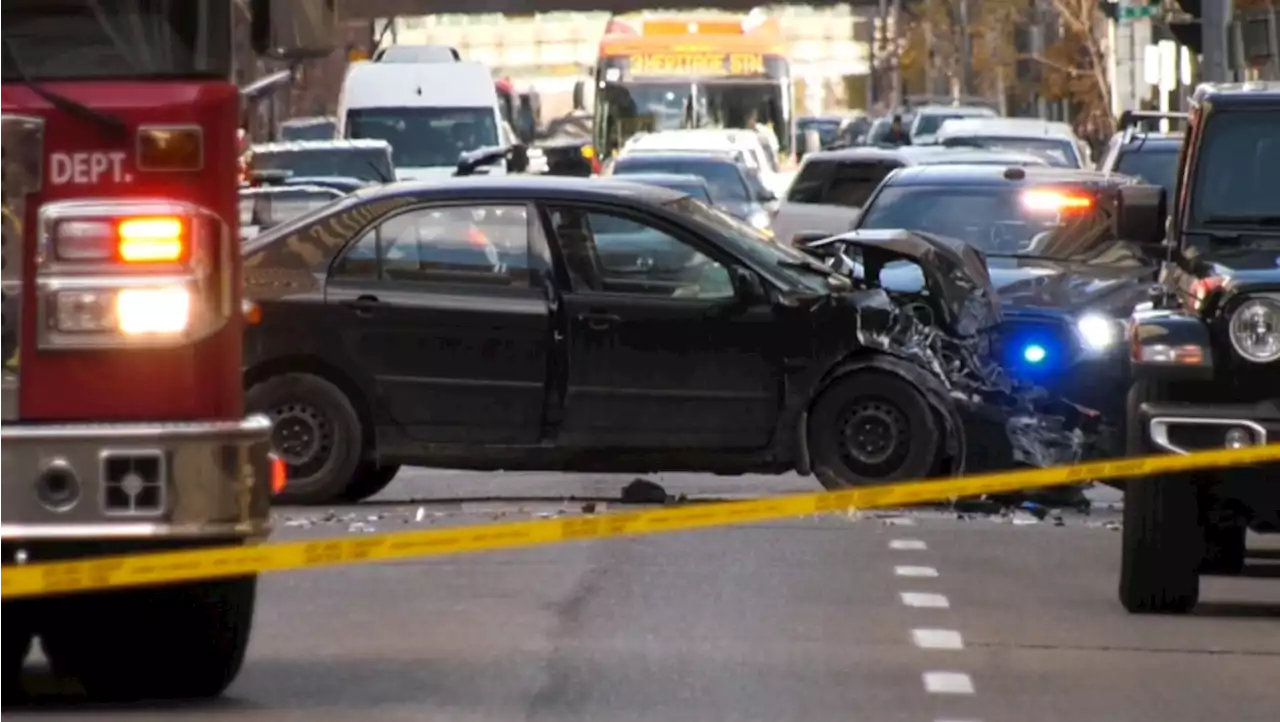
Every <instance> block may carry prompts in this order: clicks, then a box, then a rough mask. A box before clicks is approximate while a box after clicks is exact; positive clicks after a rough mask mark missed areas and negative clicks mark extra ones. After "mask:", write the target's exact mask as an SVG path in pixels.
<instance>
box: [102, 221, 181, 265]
mask: <svg viewBox="0 0 1280 722" xmlns="http://www.w3.org/2000/svg"><path fill="white" fill-rule="evenodd" d="M186 230H187V224H186V223H185V222H184V221H182V220H181V219H179V218H165V217H157V218H129V219H126V220H123V221H120V225H119V227H118V232H119V239H120V245H119V249H118V250H119V253H120V260H122V261H124V262H125V263H174V262H176V261H180V260H182V257H183V256H184V255H185V254H186V249H187V232H186Z"/></svg>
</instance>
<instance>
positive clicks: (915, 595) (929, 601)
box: [898, 592, 951, 609]
mask: <svg viewBox="0 0 1280 722" xmlns="http://www.w3.org/2000/svg"><path fill="white" fill-rule="evenodd" d="M898 596H900V597H902V603H903V604H905V605H907V606H908V607H920V608H925V609H948V608H950V607H951V602H949V601H947V598H946V597H944V596H942V595H941V594H929V593H927V592H902V593H901V594H899V595H898Z"/></svg>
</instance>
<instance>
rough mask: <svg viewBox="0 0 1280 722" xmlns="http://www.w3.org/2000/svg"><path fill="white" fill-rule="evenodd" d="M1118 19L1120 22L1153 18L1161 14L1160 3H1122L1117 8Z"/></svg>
mask: <svg viewBox="0 0 1280 722" xmlns="http://www.w3.org/2000/svg"><path fill="white" fill-rule="evenodd" d="M1116 11H1117V12H1116V19H1117V20H1119V21H1120V22H1132V21H1134V20H1142V19H1143V18H1153V17H1155V16H1156V15H1158V14H1160V6H1159V5H1138V4H1136V3H1135V4H1125V3H1122V4H1121V5H1120V7H1118V8H1116Z"/></svg>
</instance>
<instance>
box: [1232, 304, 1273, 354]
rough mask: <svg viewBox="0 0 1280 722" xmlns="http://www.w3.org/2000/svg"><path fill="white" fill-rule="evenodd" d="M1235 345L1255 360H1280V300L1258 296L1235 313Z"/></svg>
mask: <svg viewBox="0 0 1280 722" xmlns="http://www.w3.org/2000/svg"><path fill="white" fill-rule="evenodd" d="M1230 329H1231V330H1230V336H1231V345H1232V346H1234V347H1235V349H1236V353H1238V354H1240V355H1241V356H1243V357H1244V358H1245V359H1247V360H1249V361H1252V362H1254V363H1270V362H1271V361H1275V360H1276V359H1280V302H1277V301H1273V300H1271V299H1268V298H1255V299H1251V300H1248V301H1245V302H1244V303H1242V304H1240V307H1239V308H1237V309H1236V312H1235V313H1233V314H1231V324H1230Z"/></svg>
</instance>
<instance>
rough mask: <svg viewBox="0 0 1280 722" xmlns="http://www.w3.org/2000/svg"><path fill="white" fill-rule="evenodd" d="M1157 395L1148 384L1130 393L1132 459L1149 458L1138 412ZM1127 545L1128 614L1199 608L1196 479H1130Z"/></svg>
mask: <svg viewBox="0 0 1280 722" xmlns="http://www.w3.org/2000/svg"><path fill="white" fill-rule="evenodd" d="M1151 392H1152V390H1151V388H1150V386H1148V385H1147V384H1145V383H1142V382H1139V383H1137V384H1134V386H1133V388H1132V389H1130V391H1129V399H1128V414H1127V415H1128V420H1127V423H1126V428H1127V432H1126V442H1127V443H1126V445H1127V452H1128V455H1129V456H1141V455H1144V454H1147V453H1149V452H1148V450H1147V445H1146V442H1145V438H1144V434H1143V433H1142V430H1141V429H1140V428H1139V425H1138V423H1137V418H1138V415H1137V411H1138V406H1139V405H1140V404H1141V403H1142V401H1144V400H1146V399H1148V398H1150V395H1151ZM1121 545H1122V546H1121V556H1120V590H1119V591H1120V603H1121V604H1123V605H1124V608H1125V609H1126V610H1128V611H1129V612H1130V613H1132V614H1185V613H1187V612H1190V611H1191V610H1192V609H1194V608H1195V606H1196V603H1197V602H1198V601H1199V598H1200V576H1199V573H1198V572H1197V569H1198V567H1199V566H1200V562H1201V559H1202V557H1203V554H1204V533H1203V532H1202V531H1201V529H1200V510H1199V492H1198V489H1197V488H1196V483H1195V481H1194V479H1192V478H1191V477H1190V476H1187V475H1184V474H1168V475H1163V476H1149V477H1142V478H1135V479H1130V480H1129V482H1128V484H1127V485H1126V486H1125V493H1124V527H1123V531H1122V533H1121Z"/></svg>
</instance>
